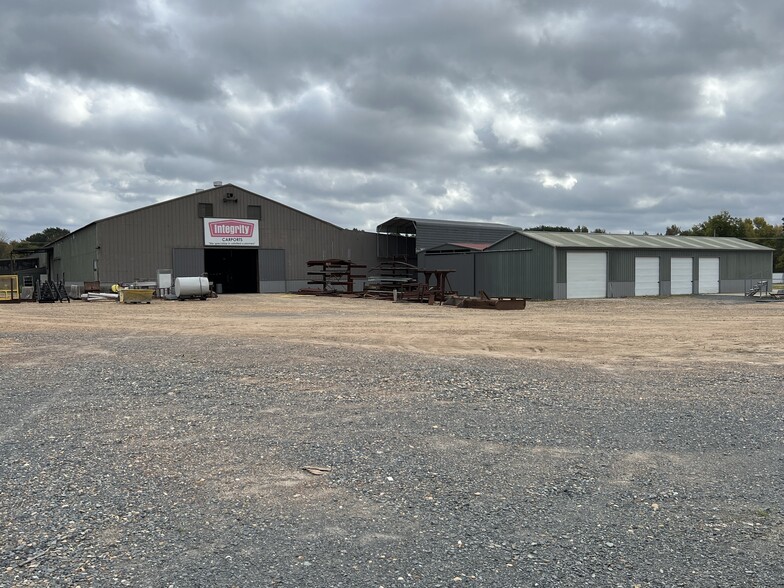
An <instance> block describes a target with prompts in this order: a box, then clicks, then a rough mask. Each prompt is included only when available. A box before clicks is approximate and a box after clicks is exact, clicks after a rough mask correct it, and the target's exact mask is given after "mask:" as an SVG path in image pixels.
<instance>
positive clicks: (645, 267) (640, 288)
mask: <svg viewBox="0 0 784 588" xmlns="http://www.w3.org/2000/svg"><path fill="white" fill-rule="evenodd" d="M634 295H635V296H658V295H659V258H658V257H635V258H634Z"/></svg>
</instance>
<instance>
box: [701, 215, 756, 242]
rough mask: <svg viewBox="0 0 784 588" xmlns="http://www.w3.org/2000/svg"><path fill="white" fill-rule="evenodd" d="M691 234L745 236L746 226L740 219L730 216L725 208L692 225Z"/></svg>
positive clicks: (740, 237)
mask: <svg viewBox="0 0 784 588" xmlns="http://www.w3.org/2000/svg"><path fill="white" fill-rule="evenodd" d="M691 234H692V235H696V236H703V237H737V238H739V239H742V238H743V237H745V236H746V227H745V225H744V223H743V220H742V219H739V218H736V217H734V216H732V215H731V214H730V213H729V212H727V211H726V210H722V211H721V212H720V213H719V214H715V215H713V216H711V217H708V220H706V221H705V222H702V223H700V224H698V225H694V226H693V227H692V229H691Z"/></svg>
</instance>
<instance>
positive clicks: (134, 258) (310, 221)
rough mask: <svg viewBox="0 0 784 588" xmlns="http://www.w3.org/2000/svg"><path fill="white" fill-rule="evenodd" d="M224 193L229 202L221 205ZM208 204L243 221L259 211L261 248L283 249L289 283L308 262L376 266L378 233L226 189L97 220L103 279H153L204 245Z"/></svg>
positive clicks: (302, 275)
mask: <svg viewBox="0 0 784 588" xmlns="http://www.w3.org/2000/svg"><path fill="white" fill-rule="evenodd" d="M227 193H232V194H233V198H232V199H231V200H230V201H226V202H224V199H225V196H226V194H227ZM200 203H209V204H212V207H213V215H214V216H215V217H216V218H245V217H246V216H247V212H248V206H249V205H252V206H260V207H261V217H262V218H261V220H260V222H259V237H260V248H261V249H284V250H285V251H286V254H285V271H286V279H288V280H298V279H301V280H305V279H307V265H306V262H307V261H308V260H311V259H324V258H343V259H346V258H350V259H351V260H352V261H354V262H356V263H364V264H366V265H370V266H372V265H376V264H377V259H378V258H377V256H376V235H375V233H367V232H364V231H356V230H346V229H342V228H340V227H337V226H335V225H332V224H330V223H328V222H325V221H322V220H320V219H317V218H315V217H312V216H309V215H307V214H305V213H303V212H300V211H298V210H294V209H292V208H289V207H288V206H285V205H283V204H280V203H278V202H275V201H273V200H270V199H268V198H264V197H263V196H259V195H257V194H253V193H252V192H248V191H246V190H243V189H242V188H238V187H237V186H233V185H225V186H222V187H219V188H214V189H210V190H205V191H203V192H197V193H195V194H190V195H188V196H185V197H181V198H176V199H173V200H168V201H166V202H163V203H160V204H158V205H154V206H150V207H147V208H142V209H138V210H135V211H131V212H129V213H126V214H123V215H119V216H116V217H112V218H108V219H104V220H101V221H98V222H97V226H98V233H97V238H98V242H99V244H100V245H101V255H102V257H103V260H104V262H103V263H104V265H105V267H106V268H107V275H106V276H105V277H104V275H103V274H102V275H101V279H102V280H104V279H105V280H107V281H109V280H111V281H127V280H133V279H137V278H138V279H146V278H150V279H154V278H155V275H156V271H157V269H159V268H165V267H170V266H171V264H172V260H171V256H172V250H173V249H193V248H203V247H204V221H203V219H202V218H200V217H199V216H198V205H199V204H200Z"/></svg>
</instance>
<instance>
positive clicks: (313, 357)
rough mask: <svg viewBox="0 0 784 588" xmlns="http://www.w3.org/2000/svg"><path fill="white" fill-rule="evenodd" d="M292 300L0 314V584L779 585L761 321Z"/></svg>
mask: <svg viewBox="0 0 784 588" xmlns="http://www.w3.org/2000/svg"><path fill="white" fill-rule="evenodd" d="M299 300H300V299H292V298H287V297H272V296H257V297H253V296H246V297H230V296H225V297H221V298H220V299H218V300H208V301H206V302H192V303H176V302H169V303H164V302H157V303H155V304H152V305H144V306H142V305H138V306H137V305H115V304H112V303H91V304H86V303H72V304H71V305H37V304H25V305H15V306H5V307H2V308H0V320H2V323H3V324H4V326H5V327H6V328H5V329H4V330H3V332H2V333H0V346H2V347H1V348H0V365H1V366H2V370H1V371H0V390H2V392H0V463H2V469H0V586H142V587H146V586H150V587H159V586H164V587H168V586H174V587H190V586H203V587H213V586H295V587H332V586H361V587H365V586H367V587H381V586H383V587H385V588H390V587H398V586H399V587H405V586H422V587H438V586H450V587H455V586H471V585H476V586H499V587H515V586H520V587H523V586H525V587H528V586H542V587H544V586H602V587H604V586H619V587H620V586H623V587H627V588H632V587H636V586H639V587H641V588H642V587H654V586H656V587H659V586H661V587H670V586H689V587H694V586H697V587H702V586H716V587H726V586H765V587H769V586H782V585H784V581H783V580H782V578H784V516H783V513H784V443H783V441H784V410H783V409H784V397H783V396H782V390H784V367H783V365H784V363H783V362H784V359H781V353H782V352H781V351H780V350H781V349H782V347H781V345H780V343H776V336H777V335H776V333H778V334H779V335H778V336H779V340H780V333H782V332H784V329H783V328H782V327H784V304H781V305H776V304H767V305H764V304H760V305H754V304H751V305H743V304H738V305H724V304H722V303H721V301H705V300H697V301H691V300H686V301H680V302H678V301H673V300H671V299H667V300H648V301H639V302H634V301H632V302H630V301H594V302H588V301H585V302H575V303H540V304H536V303H535V304H533V305H531V308H529V310H526V311H523V312H522V313H499V312H497V311H461V310H459V309H448V310H447V309H445V308H443V309H442V308H438V307H436V308H433V307H426V306H424V307H420V306H409V305H392V304H391V303H372V304H371V305H370V306H368V304H369V303H367V302H364V301H345V300H324V299H319V300H314V299H307V301H303V302H300V301H299ZM711 305H712V306H711ZM537 308H539V309H540V310H537ZM314 309H316V310H314ZM669 312H672V313H674V315H673V316H677V317H678V321H679V324H681V322H682V321H683V320H684V319H683V317H684V316H691V315H695V316H696V315H699V313H705V316H710V315H711V312H712V313H713V316H715V317H717V319H716V322H719V323H722V322H723V323H725V329H727V330H728V331H732V332H728V334H727V336H726V338H725V339H724V340H718V339H716V337H715V336H713V337H712V338H711V339H710V342H705V343H700V341H702V340H701V339H700V336H701V335H699V334H698V333H695V334H694V336H693V337H692V336H691V335H690V334H689V332H688V330H687V331H686V332H683V331H678V333H677V337H673V345H677V346H679V347H678V348H679V349H685V348H687V347H688V348H694V349H698V348H702V347H705V349H706V350H705V353H704V355H699V354H697V353H696V352H695V354H694V355H692V356H690V357H681V358H674V359H672V360H667V354H666V353H664V352H663V351H662V350H661V349H660V348H661V347H662V345H661V344H660V345H658V346H655V347H656V349H658V351H657V350H654V349H653V347H651V349H652V351H651V352H650V353H647V352H645V346H644V345H640V346H639V347H638V348H636V349H635V350H634V351H633V352H622V351H620V346H619V347H618V348H617V349H618V352H617V353H615V354H610V353H609V352H606V351H605V352H600V351H598V350H597V357H599V358H600V359H599V360H596V361H592V360H591V358H592V357H594V356H593V354H592V353H591V349H593V348H594V347H595V346H596V344H597V343H596V340H595V338H594V336H595V334H596V333H597V332H600V331H599V329H600V328H601V326H600V323H601V321H602V319H601V317H598V318H597V315H602V314H604V315H606V316H613V317H614V318H615V319H616V320H619V321H621V323H622V324H637V325H639V326H640V328H639V333H638V336H640V337H642V338H644V337H645V336H646V332H645V329H646V328H648V327H646V326H645V325H649V324H651V323H656V322H657V321H659V322H661V321H664V322H667V320H669V319H668V318H667V317H668V316H669V315H668V314H667V313H669ZM308 313H315V314H314V315H313V316H314V317H315V319H314V320H316V321H317V322H318V324H319V325H321V326H319V327H318V329H321V328H323V325H324V323H328V324H330V323H331V324H332V325H333V326H334V329H333V330H335V329H340V333H341V335H340V337H334V338H329V337H327V336H326V335H323V333H322V331H318V329H317V328H316V327H315V326H314V327H312V328H310V329H308V328H307V325H308V321H307V318H308V316H310V315H308ZM363 313H364V314H363ZM570 313H576V315H575V314H570ZM580 313H583V314H582V316H583V318H584V322H585V323H588V327H590V325H591V324H593V323H592V321H597V322H596V324H595V328H594V329H593V330H591V329H590V328H588V329H587V330H586V331H585V333H589V334H590V333H592V334H593V336H588V335H584V336H583V335H581V334H580V333H581V331H579V330H578V329H576V328H575V329H574V332H576V333H578V334H577V335H576V336H575V337H573V346H571V347H570V346H568V345H566V344H564V345H560V344H557V342H556V341H555V338H556V337H557V334H556V333H555V331H556V330H557V329H556V326H557V325H558V324H563V323H562V322H560V323H559V320H560V321H573V322H571V323H570V324H573V325H577V324H578V323H579V321H580V319H579V316H581V315H580ZM755 313H763V315H764V320H762V321H761V322H760V324H766V325H768V327H769V328H770V329H771V330H770V331H769V332H760V331H759V330H758V329H756V328H754V329H750V330H749V332H747V333H745V335H743V336H745V337H747V339H746V340H744V341H745V342H743V344H742V345H741V344H740V343H739V342H738V340H736V339H733V337H741V335H740V334H738V333H737V331H738V330H739V329H737V328H734V325H740V324H754V323H753V321H754V317H755ZM303 316H304V320H303ZM575 316H577V318H575ZM141 317H146V318H141ZM221 317H224V318H225V320H224V319H222V318H221ZM434 317H435V318H434ZM430 319H433V320H434V321H435V320H436V319H437V322H438V324H439V325H440V327H439V328H441V329H443V331H444V332H445V333H449V332H452V333H455V335H454V336H453V337H452V338H451V339H449V338H447V339H446V341H447V342H448V343H449V344H450V346H451V349H450V350H443V352H442V351H439V345H440V346H443V339H442V340H441V342H438V341H436V342H434V341H432V339H431V338H428V333H431V334H432V332H433V331H432V329H430V330H428V329H427V328H426V327H422V325H425V326H427V325H431V323H429V322H428V321H429V320H430ZM395 320H397V321H399V325H398V326H399V328H393V327H394V321H395ZM352 321H353V322H352ZM389 321H392V322H389ZM450 321H451V322H450ZM466 321H469V322H471V330H472V333H473V334H472V335H471V336H472V337H474V338H475V340H477V341H478V340H481V341H483V342H484V343H485V345H484V347H483V348H482V349H481V350H480V351H481V352H477V353H471V352H470V349H466V348H464V347H462V346H461V345H460V341H461V336H460V335H459V333H460V332H462V329H465V328H466ZM499 321H504V322H506V323H514V322H515V321H528V322H527V330H526V329H523V328H522V327H521V328H520V329H519V330H526V332H529V333H530V332H536V333H549V338H545V336H544V335H541V336H540V339H541V340H542V341H544V343H537V340H536V339H537V338H536V337H535V336H534V337H531V338H529V339H526V340H525V341H523V342H522V343H521V342H520V341H519V340H518V341H517V342H516V343H514V344H512V345H511V348H512V349H513V350H514V349H518V352H515V353H510V352H509V349H510V346H505V345H504V344H503V340H501V341H497V340H496V339H494V336H495V335H494V331H492V332H491V330H490V329H488V330H486V331H483V330H482V325H487V324H491V326H492V324H495V323H497V322H499ZM547 321H550V323H549V326H548V323H547ZM623 321H628V322H627V323H623ZM256 322H258V324H259V326H258V329H256V331H257V332H255V333H254V329H252V328H250V327H249V326H248V324H249V323H253V324H256ZM311 322H312V321H311ZM605 322H606V320H605ZM379 324H381V325H384V326H383V327H381V331H382V332H381V334H380V335H377V336H375V337H370V336H369V335H368V334H367V331H369V330H373V329H376V328H378V325H379ZM432 324H435V323H432ZM523 324H526V323H523ZM186 325H191V327H187V326H186ZM261 325H266V327H265V328H263V327H262V326H261ZM270 325H274V326H275V327H274V328H273V327H270ZM346 325H355V326H354V327H351V328H349V327H347V326H346ZM363 325H364V327H363ZM374 325H375V326H374ZM714 326H715V325H714ZM728 326H733V327H732V328H728ZM499 328H500V326H499ZM706 328H708V327H706ZM710 328H713V327H710ZM351 329H354V330H353V331H352V330H351ZM384 330H387V332H388V333H389V340H390V344H389V345H384V337H383V334H384ZM317 332H318V333H322V334H321V335H317V334H316V333H317ZM401 332H402V333H403V334H404V335H406V337H405V338H404V339H405V340H408V339H411V338H413V339H414V341H426V343H424V344H423V345H424V346H425V347H422V348H418V347H417V345H418V343H416V342H414V343H411V344H410V348H408V349H406V348H402V347H403V344H402V343H400V340H401V339H400V337H401V335H400V334H401ZM603 336H605V337H606V339H607V343H608V346H609V348H610V349H616V348H615V347H613V346H612V345H611V343H612V340H611V338H610V337H609V336H606V335H603ZM619 336H621V337H629V336H631V335H628V334H623V335H619ZM648 336H649V337H652V336H653V335H652V334H650V333H649V334H648ZM564 337H565V339H564V341H566V340H567V339H568V335H564ZM507 338H508V337H507ZM676 339H677V341H676ZM706 341H707V340H706ZM695 342H696V343H695ZM616 343H617V342H616ZM515 345H517V347H515ZM736 347H737V348H738V349H741V348H742V349H743V352H742V353H741V352H740V351H738V350H737V349H736V352H735V353H733V352H732V350H733V349H735V348H736ZM455 349H456V350H457V351H455ZM494 349H497V352H494V351H493V350H494ZM532 349H534V350H536V349H538V351H531V350H532ZM555 349H561V350H562V351H563V353H560V354H559V353H556V352H554V351H553V352H552V353H548V350H555ZM776 349H778V350H779V354H778V355H776ZM578 351H579V352H580V353H578ZM771 358H773V359H771ZM307 466H315V467H320V468H325V469H327V468H328V469H329V471H328V472H326V473H323V475H315V474H313V473H309V472H308V471H306V470H305V469H303V468H305V467H307ZM313 471H314V472H316V473H319V472H318V471H317V470H313Z"/></svg>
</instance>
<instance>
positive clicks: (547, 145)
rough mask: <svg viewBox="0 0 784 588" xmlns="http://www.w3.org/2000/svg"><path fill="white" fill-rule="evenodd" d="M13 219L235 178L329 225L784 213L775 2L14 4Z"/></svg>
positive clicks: (86, 212)
mask: <svg viewBox="0 0 784 588" xmlns="http://www.w3.org/2000/svg"><path fill="white" fill-rule="evenodd" d="M0 7H2V10H3V15H4V18H3V19H2V21H0V83H1V85H0V229H1V230H3V231H5V232H6V233H8V234H10V235H11V236H12V237H14V238H21V237H24V236H26V235H27V234H29V233H32V232H34V231H37V230H40V229H42V228H44V227H46V226H55V225H59V226H63V225H65V226H68V227H69V228H72V229H73V228H77V227H79V226H81V225H84V224H86V223H88V222H91V221H92V220H95V219H96V218H100V217H102V216H106V215H109V214H115V213H118V212H121V211H124V210H128V209H131V208H135V207H137V206H142V205H145V204H149V203H152V202H155V201H158V200H160V199H162V198H167V197H173V196H179V195H182V194H186V193H189V192H191V191H192V190H193V189H194V188H196V187H198V186H206V185H209V183H210V182H211V181H212V180H214V179H221V180H223V181H232V182H235V183H238V184H241V185H243V186H245V187H247V188H248V189H250V190H253V191H256V192H259V193H261V194H264V195H267V196H269V197H272V198H276V199H279V200H281V201H283V202H286V203H287V204H290V205H292V206H296V207H298V208H301V209H303V210H305V211H307V212H309V213H311V214H314V215H316V216H319V217H322V218H325V219H326V220H329V221H331V222H335V223H337V224H340V225H343V226H349V227H360V228H368V229H371V228H373V227H374V226H375V225H376V224H378V223H379V222H381V221H383V220H386V218H388V217H390V216H395V215H412V216H428V215H431V216H437V217H441V218H454V219H475V220H495V221H499V222H508V223H512V224H516V225H522V226H530V225H536V224H542V223H544V224H558V225H568V226H576V225H578V224H587V225H589V226H591V227H603V228H606V229H608V230H616V231H624V230H634V231H637V232H641V231H643V230H648V231H651V232H656V231H663V230H664V229H665V228H666V227H667V226H668V225H670V224H672V223H677V224H680V225H684V226H690V225H691V224H694V223H696V222H699V221H701V220H704V218H705V217H707V216H708V215H710V214H714V213H716V212H718V211H719V210H722V209H728V210H730V211H731V212H732V213H733V214H734V215H736V216H765V217H767V218H768V220H769V221H771V222H779V220H780V218H781V216H782V210H781V204H780V202H781V201H782V197H781V190H780V186H781V185H782V184H781V180H782V177H781V176H782V171H781V169H782V160H783V159H784V141H783V140H782V136H784V133H783V132H782V131H784V128H782V126H784V122H783V121H784V117H783V116H782V112H781V108H782V107H781V105H782V104H784V100H783V99H784V96H783V95H782V94H783V93H784V66H782V65H781V64H782V63H784V60H782V57H784V55H782V53H784V50H783V47H784V44H782V43H781V41H780V38H779V37H780V31H781V30H782V25H784V5H782V4H781V3H780V2H775V1H774V0H768V1H755V2H749V1H740V2H738V1H730V0H714V1H708V0H682V1H678V2H674V1H670V0H597V1H595V2H590V3H584V2H573V1H571V0H568V1H567V0H551V1H533V0H531V1H527V2H526V1H512V0H509V1H504V0H496V1H494V2H489V3H475V2H442V1H427V2H417V3H410V4H407V5H405V7H403V6H402V5H400V4H399V3H397V4H396V3H389V2H381V1H376V2H369V3H360V4H357V3H354V2H336V3H323V2H315V1H306V2H297V3H292V2H273V1H270V2H262V3H259V2H251V1H244V2H232V3H216V2H214V1H207V0H198V1H188V2H185V1H184V0H179V1H177V0H168V1H167V0H138V1H137V2H128V3H117V2H110V1H108V0H80V1H75V2H68V3H51V2H43V1H42V0H30V1H27V2H14V1H11V0H0Z"/></svg>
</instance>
